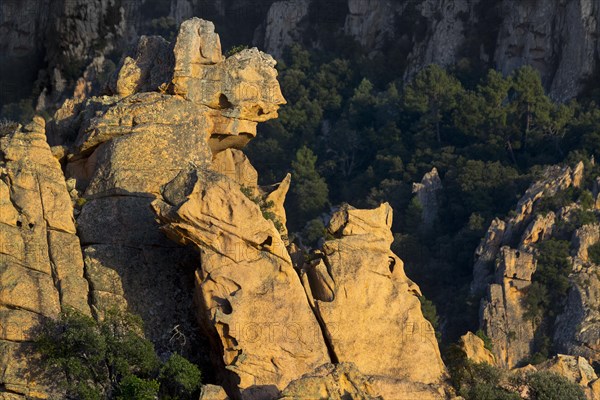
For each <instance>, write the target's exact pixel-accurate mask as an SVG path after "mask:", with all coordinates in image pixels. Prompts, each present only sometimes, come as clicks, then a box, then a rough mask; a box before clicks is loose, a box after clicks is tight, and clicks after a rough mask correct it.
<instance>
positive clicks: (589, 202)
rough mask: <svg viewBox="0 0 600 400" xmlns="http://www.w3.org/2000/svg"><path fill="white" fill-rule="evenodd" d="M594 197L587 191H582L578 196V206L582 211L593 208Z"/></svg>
mask: <svg viewBox="0 0 600 400" xmlns="http://www.w3.org/2000/svg"><path fill="white" fill-rule="evenodd" d="M594 203H595V201H594V196H593V195H592V192H590V191H589V190H584V191H583V192H581V195H580V196H579V204H580V205H581V208H583V209H584V210H589V209H591V208H593V207H594Z"/></svg>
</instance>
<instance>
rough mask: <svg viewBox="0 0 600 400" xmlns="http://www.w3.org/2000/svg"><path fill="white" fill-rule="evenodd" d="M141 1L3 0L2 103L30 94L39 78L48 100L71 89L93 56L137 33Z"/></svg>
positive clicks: (0, 19)
mask: <svg viewBox="0 0 600 400" xmlns="http://www.w3.org/2000/svg"><path fill="white" fill-rule="evenodd" d="M140 6H141V3H140V2H138V1H135V0H118V1H111V0H94V1H85V0H73V1H64V0H63V1H42V2H39V1H33V0H26V1H7V2H3V4H2V7H1V8H0V26H1V28H0V30H1V34H0V49H1V53H2V55H3V62H2V66H3V70H2V74H1V75H2V78H1V79H0V85H1V86H2V87H1V90H0V104H6V103H10V102H16V101H18V100H19V99H21V98H26V97H29V96H31V91H32V90H33V89H34V87H33V83H34V82H35V81H36V80H37V81H38V84H39V85H41V86H42V87H45V88H46V92H47V93H48V96H49V97H50V99H48V100H49V102H50V103H53V102H57V101H59V100H62V99H64V96H65V95H70V94H72V93H73V89H74V88H75V83H76V82H77V79H78V78H79V77H80V75H79V74H80V73H82V72H83V70H84V68H85V66H86V65H88V64H89V63H90V62H92V60H93V58H94V57H97V56H99V55H102V56H104V55H107V54H109V53H110V52H111V51H114V50H122V49H124V48H125V47H126V46H127V44H128V43H129V41H130V40H131V37H135V35H136V26H139V11H140ZM4 68H6V69H4Z"/></svg>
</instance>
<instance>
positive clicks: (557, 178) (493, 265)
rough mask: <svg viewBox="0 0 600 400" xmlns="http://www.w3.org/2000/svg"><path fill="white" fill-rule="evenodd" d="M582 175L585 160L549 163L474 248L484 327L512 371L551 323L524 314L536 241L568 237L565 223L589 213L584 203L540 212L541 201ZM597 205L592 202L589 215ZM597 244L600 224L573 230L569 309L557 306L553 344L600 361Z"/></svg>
mask: <svg viewBox="0 0 600 400" xmlns="http://www.w3.org/2000/svg"><path fill="white" fill-rule="evenodd" d="M582 177H583V164H582V163H580V164H578V165H577V166H576V167H575V168H570V167H563V168H560V167H558V166H557V167H551V168H548V169H547V170H546V172H545V174H544V176H543V178H542V179H541V180H540V181H538V182H535V183H533V184H532V185H531V186H530V187H529V189H528V190H527V191H526V193H525V195H524V196H523V198H521V200H519V202H518V205H517V209H516V212H515V214H514V216H512V217H510V218H507V219H506V220H505V221H501V220H499V219H496V220H494V221H493V222H492V224H491V225H490V228H489V230H488V233H487V235H486V237H485V238H484V239H483V240H482V242H481V244H480V246H479V248H478V249H477V251H476V254H475V258H476V262H475V266H474V273H473V276H474V281H473V284H472V286H471V289H472V291H473V293H474V294H476V293H477V291H478V290H482V289H481V288H485V294H484V296H483V299H482V303H481V314H480V325H481V327H482V329H484V331H485V333H486V334H487V335H488V336H489V337H490V339H491V340H492V342H493V353H494V355H495V358H496V363H497V364H498V365H499V366H502V367H507V368H513V367H515V366H517V365H518V364H519V363H521V362H523V361H525V360H527V359H529V358H530V357H531V356H532V355H533V354H534V352H535V351H537V350H536V348H535V337H536V330H537V329H539V327H540V324H541V323H545V322H543V321H540V320H539V318H535V319H533V320H532V319H531V318H528V317H526V313H527V305H526V302H525V300H526V295H527V291H528V288H529V286H530V285H531V283H532V279H534V277H535V274H536V270H537V260H538V258H539V251H538V249H537V248H536V246H537V245H539V244H540V243H542V242H544V241H546V240H549V239H556V238H559V239H565V237H564V234H565V230H564V227H565V226H569V225H570V224H571V225H572V224H574V223H575V221H576V218H575V216H576V215H577V213H578V212H580V211H583V206H582V204H577V203H572V204H568V205H566V206H563V207H561V208H560V209H557V210H554V211H549V212H542V213H541V212H539V209H538V206H539V202H540V201H541V200H543V199H547V198H550V197H552V196H554V195H556V194H557V193H559V192H560V191H563V190H566V189H568V188H571V187H580V186H581V185H582ZM582 189H586V188H582ZM593 209H595V207H593V205H592V208H591V209H590V210H587V212H588V213H591V212H592V211H593ZM592 215H593V214H592ZM566 233H569V235H570V234H571V233H570V232H566ZM557 235H558V236H557ZM567 239H568V237H567ZM598 241H600V229H599V225H598V223H591V224H586V225H583V226H581V227H579V228H578V229H576V230H575V231H574V232H573V233H572V238H571V246H570V252H571V257H569V258H568V263H569V265H570V266H571V270H570V271H569V275H568V280H569V290H568V292H567V296H566V298H565V300H564V303H563V305H564V309H561V310H559V315H557V317H556V321H555V323H554V325H553V326H552V327H551V329H552V331H553V337H552V338H551V339H552V345H553V346H554V348H556V349H557V351H560V352H563V353H565V354H570V355H573V356H580V357H585V358H587V359H588V360H591V361H593V362H597V361H598V360H600V343H599V342H598V338H599V337H600V324H599V323H598V320H599V318H600V315H599V311H598V310H599V308H598V305H599V304H600V284H599V280H598V279H599V278H598V277H599V275H598V266H597V265H596V264H594V263H593V262H592V260H590V259H589V254H588V249H589V247H590V246H592V245H594V244H596V243H598Z"/></svg>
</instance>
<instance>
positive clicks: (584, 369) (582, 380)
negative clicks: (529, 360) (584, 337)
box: [513, 354, 600, 400]
mask: <svg viewBox="0 0 600 400" xmlns="http://www.w3.org/2000/svg"><path fill="white" fill-rule="evenodd" d="M524 370H526V371H527V372H528V373H529V372H536V371H547V372H551V373H554V374H557V375H560V376H563V377H565V378H567V379H568V380H569V381H571V382H573V383H577V384H579V385H580V386H581V387H582V388H583V390H584V393H585V395H586V397H587V398H588V399H589V400H596V399H598V398H600V380H599V379H598V376H597V375H596V372H595V371H594V368H592V366H591V365H590V363H588V362H587V360H586V359H585V358H583V357H575V356H568V355H564V354H557V355H556V356H554V357H553V358H552V359H550V360H548V361H546V362H543V363H541V364H538V365H536V366H533V365H528V366H527V367H524V368H520V369H516V370H514V372H513V373H514V374H519V373H523V372H525V371H524Z"/></svg>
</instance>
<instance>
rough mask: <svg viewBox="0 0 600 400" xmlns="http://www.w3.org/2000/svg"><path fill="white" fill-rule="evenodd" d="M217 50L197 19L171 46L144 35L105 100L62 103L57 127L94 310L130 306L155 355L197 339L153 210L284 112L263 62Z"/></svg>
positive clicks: (185, 265) (186, 281) (186, 259)
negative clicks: (183, 177) (184, 179)
mask: <svg viewBox="0 0 600 400" xmlns="http://www.w3.org/2000/svg"><path fill="white" fill-rule="evenodd" d="M220 49H221V47H220V42H219V37H218V35H217V34H216V33H215V32H214V25H213V24H212V23H210V22H208V21H203V20H200V19H197V18H196V19H192V20H189V21H186V22H184V23H183V24H182V26H181V29H180V33H179V35H178V37H177V40H176V43H174V44H170V43H168V42H166V41H165V40H164V39H162V38H158V37H142V39H140V42H139V44H138V46H137V50H136V52H135V53H134V54H132V55H131V56H130V57H125V58H124V61H123V62H122V64H121V68H120V69H119V70H118V71H117V72H116V74H115V77H114V80H113V82H112V83H111V85H110V86H111V87H112V91H113V93H114V95H113V96H103V97H93V98H90V99H87V100H86V101H84V102H81V103H78V104H77V103H75V104H73V103H69V102H67V103H66V104H65V106H63V108H62V109H61V110H59V112H58V113H57V118H56V121H55V122H54V124H53V134H54V137H56V138H59V139H60V138H63V139H64V140H67V142H66V144H67V145H69V148H70V154H68V156H67V164H66V171H67V176H68V178H70V179H74V180H75V182H76V183H75V186H76V188H77V190H78V193H79V195H80V196H81V197H80V199H79V200H78V202H79V203H80V204H83V207H82V208H81V211H80V215H79V217H78V220H77V223H78V232H79V236H80V238H81V242H82V245H83V252H84V259H85V266H86V277H87V278H88V279H89V282H90V286H91V293H90V297H91V300H92V304H93V306H94V308H95V311H96V312H97V315H98V316H102V313H103V311H104V310H106V309H108V308H111V307H125V306H127V305H128V306H129V307H130V308H131V309H132V310H133V311H134V312H136V313H137V314H140V315H141V317H142V318H143V320H144V322H145V329H146V334H147V336H148V337H149V338H150V339H151V340H152V341H153V342H154V343H155V344H156V345H157V347H158V348H159V349H165V348H168V346H169V345H170V344H169V339H170V338H171V336H172V332H171V331H172V330H173V329H174V328H175V327H176V326H179V328H178V329H181V330H183V331H184V334H185V335H186V336H188V337H190V338H192V339H193V337H194V336H197V334H196V333H194V332H195V331H196V328H195V322H194V318H193V317H192V316H193V313H192V300H193V291H194V289H193V288H194V279H195V278H194V271H195V269H196V261H195V254H194V252H193V251H192V249H190V248H183V247H178V246H177V245H176V244H175V243H173V242H172V241H170V240H168V239H167V238H166V237H165V236H164V235H163V234H162V233H161V232H160V231H159V225H158V224H157V222H156V220H155V215H154V213H153V212H152V210H151V208H150V204H151V203H152V201H153V200H154V199H156V198H161V196H163V189H164V186H165V185H166V184H167V183H168V182H170V181H172V180H173V179H175V178H176V177H177V176H179V175H180V173H182V172H183V171H187V170H188V169H189V168H190V167H197V168H207V167H208V166H210V165H212V163H213V157H220V156H219V153H220V152H221V151H223V150H225V149H227V148H229V147H241V146H243V144H245V143H246V142H247V141H248V140H249V139H250V138H251V137H253V136H254V135H255V134H256V124H257V122H259V121H264V120H265V119H268V118H273V117H275V116H276V115H277V112H276V108H277V104H278V103H282V102H284V100H283V98H282V97H281V93H280V92H279V86H278V84H277V81H276V72H275V70H274V69H273V65H274V61H273V59H272V58H271V57H270V56H267V55H265V54H262V53H260V52H258V51H257V50H256V49H250V50H245V51H243V52H241V53H238V54H236V55H235V56H233V57H230V58H229V59H225V58H224V57H223V56H222V54H221V50H220ZM275 87H276V88H275ZM271 100H273V101H275V103H272V102H271ZM73 132H75V135H76V138H75V139H74V140H71V141H70V142H69V141H68V138H72V137H73V135H74V133H73ZM57 140H58V139H57ZM228 154H233V153H231V150H230V151H229V153H228ZM236 157H237V158H236ZM236 157H233V156H232V157H231V158H232V159H236V160H237V159H238V158H239V156H236ZM230 164H232V165H233V168H234V169H235V168H236V165H237V167H238V174H241V175H242V176H245V174H246V171H245V170H242V168H241V166H240V164H239V163H238V164H236V162H235V160H232V163H230ZM254 179H256V178H254ZM165 293H169V294H170V295H169V296H165V295H164V294H165ZM159 310H160V312H159ZM193 345H194V344H193V340H189V341H187V346H188V349H187V350H186V351H191V350H190V348H189V346H193Z"/></svg>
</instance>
